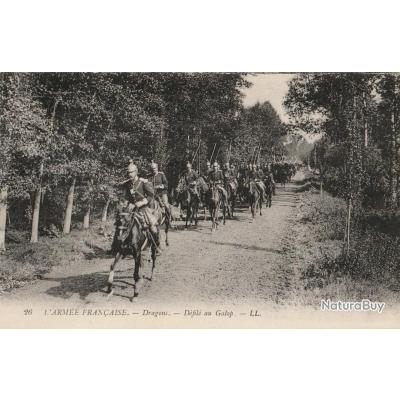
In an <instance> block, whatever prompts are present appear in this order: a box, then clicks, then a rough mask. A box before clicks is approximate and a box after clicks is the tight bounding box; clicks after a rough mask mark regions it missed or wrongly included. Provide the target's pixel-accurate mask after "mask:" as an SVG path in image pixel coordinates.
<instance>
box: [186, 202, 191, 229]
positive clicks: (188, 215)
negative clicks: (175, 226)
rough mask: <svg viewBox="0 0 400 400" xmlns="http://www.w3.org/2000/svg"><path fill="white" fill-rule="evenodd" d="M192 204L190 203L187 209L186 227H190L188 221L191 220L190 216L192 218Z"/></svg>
mask: <svg viewBox="0 0 400 400" xmlns="http://www.w3.org/2000/svg"><path fill="white" fill-rule="evenodd" d="M190 208H191V207H190V204H188V206H187V210H186V224H185V229H187V228H188V222H189V218H190V211H191V210H190Z"/></svg>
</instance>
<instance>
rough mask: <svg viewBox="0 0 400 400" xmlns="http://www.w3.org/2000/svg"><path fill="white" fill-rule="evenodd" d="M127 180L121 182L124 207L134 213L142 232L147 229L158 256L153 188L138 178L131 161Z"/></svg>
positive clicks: (159, 252) (157, 231)
mask: <svg viewBox="0 0 400 400" xmlns="http://www.w3.org/2000/svg"><path fill="white" fill-rule="evenodd" d="M127 173H128V177H129V178H128V179H127V180H125V181H124V182H122V184H121V185H122V190H123V196H124V203H125V207H126V208H127V209H128V210H129V211H130V212H134V211H135V212H136V216H137V217H138V219H139V220H140V222H141V225H142V228H143V229H144V230H146V229H149V231H150V234H151V236H152V239H153V241H154V243H155V244H156V250H157V253H158V254H161V250H160V248H159V246H160V235H159V229H158V221H157V216H156V215H155V209H154V188H153V185H152V183H151V182H149V181H148V180H147V179H143V178H140V177H139V175H138V168H137V166H136V165H135V164H134V163H133V161H132V160H130V161H129V164H128V167H127Z"/></svg>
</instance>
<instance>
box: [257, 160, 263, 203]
mask: <svg viewBox="0 0 400 400" xmlns="http://www.w3.org/2000/svg"><path fill="white" fill-rule="evenodd" d="M254 171H255V174H254V175H255V182H256V185H257V188H258V190H259V191H260V194H261V201H264V199H265V185H264V172H263V170H262V168H261V166H260V165H259V164H258V165H256V164H254Z"/></svg>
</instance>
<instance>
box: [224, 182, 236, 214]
mask: <svg viewBox="0 0 400 400" xmlns="http://www.w3.org/2000/svg"><path fill="white" fill-rule="evenodd" d="M225 190H226V192H227V193H228V198H227V202H226V203H227V204H226V210H227V211H228V217H229V218H233V213H234V211H235V204H236V195H237V189H236V188H235V186H234V184H232V182H228V183H227V184H226V186H225Z"/></svg>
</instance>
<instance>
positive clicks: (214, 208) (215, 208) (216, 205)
mask: <svg viewBox="0 0 400 400" xmlns="http://www.w3.org/2000/svg"><path fill="white" fill-rule="evenodd" d="M207 204H208V209H209V212H210V216H211V223H212V226H211V230H212V231H214V230H215V229H217V228H218V223H219V211H220V209H221V208H222V219H223V223H224V225H225V217H226V205H225V201H224V199H223V198H222V196H221V193H220V191H219V189H218V187H217V185H215V184H210V188H209V190H208V193H207Z"/></svg>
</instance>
